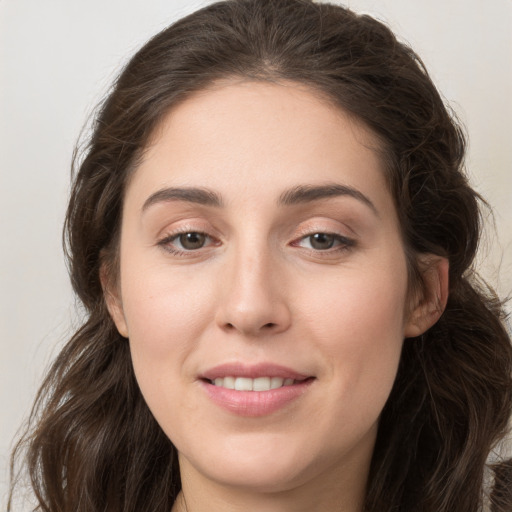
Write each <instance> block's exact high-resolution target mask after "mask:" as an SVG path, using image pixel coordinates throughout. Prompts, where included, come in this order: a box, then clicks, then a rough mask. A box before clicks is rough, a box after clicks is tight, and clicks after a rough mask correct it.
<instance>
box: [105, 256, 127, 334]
mask: <svg viewBox="0 0 512 512" xmlns="http://www.w3.org/2000/svg"><path fill="white" fill-rule="evenodd" d="M100 281H101V287H102V288H103V296H104V298H105V304H106V305H107V309H108V312H109V313H110V316H111V318H112V320H113V321H114V324H115V326H116V328H117V330H118V331H119V334H120V335H121V336H123V337H124V338H128V327H127V325H126V319H125V316H124V311H123V304H122V301H121V298H120V294H119V291H118V290H117V287H116V286H115V285H113V284H112V282H111V281H112V279H111V278H110V277H109V273H108V270H107V269H106V267H105V265H104V264H102V265H101V268H100Z"/></svg>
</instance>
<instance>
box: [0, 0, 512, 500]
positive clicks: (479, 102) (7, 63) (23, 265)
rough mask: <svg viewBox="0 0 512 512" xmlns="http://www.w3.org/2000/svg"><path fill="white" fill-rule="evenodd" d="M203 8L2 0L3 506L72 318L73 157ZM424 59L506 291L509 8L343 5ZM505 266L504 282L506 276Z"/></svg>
mask: <svg viewBox="0 0 512 512" xmlns="http://www.w3.org/2000/svg"><path fill="white" fill-rule="evenodd" d="M205 3H208V2H201V1H198V0H196V1H186V0H180V1H178V0H146V1H145V2H141V1H140V0H109V1H108V2H106V1H103V0H87V1H85V0H76V1H72V2H71V1H69V0H45V1H44V2H43V1H41V0H0V212H1V214H0V258H1V259H0V405H1V412H0V497H1V501H0V508H2V509H3V508H4V496H5V492H6V488H7V487H6V481H7V460H8V452H9V448H10V446H11V443H12V438H13V436H14V434H15V432H16V429H17V427H18V426H19V424H20V422H21V421H22V419H23V418H24V417H25V416H26V415H27V413H28V411H29V408H30V405H31V401H32V398H33V395H34V393H35V390H36V388H37V386H38V383H39V382H40V380H41V376H42V373H43V369H44V367H45V366H46V365H47V364H48V362H49V361H50V360H51V358H52V356H54V355H55V354H56V351H57V348H58V347H59V346H60V344H61V343H62V342H64V341H65V340H66V338H67V337H68V336H69V334H70V332H71V330H72V327H71V325H72V324H73V321H74V322H75V324H76V323H77V315H76V313H75V307H74V299H73V297H72V294H71V291H70V287H69V285H68V280H67V274H66V269H65V264H64V260H63V257H62V250H61V226H62V221H63V217H64V211H65V205H66V197H67V193H68V188H69V163H70V160H71V155H72V151H73V146H74V144H75V142H76V140H77V137H78V135H79V132H80V130H81V128H82V126H83V124H84V122H85V120H86V118H87V117H88V116H89V114H90V113H91V111H92V110H93V107H94V106H95V104H96V103H97V102H98V101H99V100H100V98H101V97H102V96H103V95H104V93H105V92H106V91H107V90H108V85H109V83H110V82H111V81H112V79H113V78H114V77H115V75H116V73H117V71H118V70H119V69H120V66H121V65H122V64H123V63H124V62H125V61H126V59H127V58H128V57H129V56H130V55H131V54H133V52H134V51H135V50H136V49H137V48H138V47H139V46H140V45H141V44H142V43H143V42H144V41H145V40H146V39H147V38H148V37H149V36H151V35H153V34H154V33H155V32H157V31H158V30H160V29H161V28H163V27H164V26H166V25H167V24H168V23H169V22H171V21H173V20H174V19H176V18H178V17H181V16H182V15H184V14H186V13H188V12H191V11H193V10H194V9H195V8H196V7H198V6H201V5H204V4H205ZM346 4H348V5H349V6H350V7H352V8H354V9H355V10H357V11H363V12H367V13H371V14H373V15H375V16H377V17H378V18H380V19H382V20H384V21H386V22H388V23H389V24H390V25H391V26H392V27H393V28H394V30H395V31H396V32H397V33H398V34H399V35H400V36H401V38H402V39H405V40H407V41H408V42H409V43H410V44H411V46H412V47H413V48H414V49H415V50H416V51H417V52H418V53H419V54H420V55H421V56H422V58H423V60H424V61H425V63H426V65H427V67H428V68H429V70H430V71H431V74H432V76H433V78H434V81H435V82H436V84H437V85H438V87H439V88H440V90H441V92H442V93H443V95H444V97H445V98H446V99H447V100H448V101H449V102H450V104H451V105H452V107H453V108H454V109H455V111H456V112H457V113H458V115H459V116H460V117H461V119H462V120H463V121H464V122H465V124H466V126H467V130H468V133H469V138H470V147H469V149H470V151H469V156H468V167H469V172H470V176H471V180H472V182H473V184H474V185H475V187H476V188H477V189H478V190H479V191H480V192H481V193H482V194H483V195H484V196H485V197H486V198H487V199H488V200H489V202H490V203H491V204H492V205H493V206H494V208H495V217H496V225H497V235H498V238H499V241H500V243H499V244H498V243H497V241H496V237H495V235H494V234H493V231H492V226H491V232H490V237H489V241H488V244H486V245H487V247H484V249H485V251H484V252H483V256H482V260H483V262H484V263H485V268H484V270H485V274H486V276H487V277H488V278H489V279H490V281H491V283H492V284H493V285H496V284H497V282H499V283H500V285H499V288H500V292H501V293H502V294H508V293H511V292H512V135H511V133H512V128H511V123H512V0H489V1H484V0H348V1H347V2H346ZM498 267H500V268H499V276H498Z"/></svg>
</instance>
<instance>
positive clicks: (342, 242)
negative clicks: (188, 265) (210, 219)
mask: <svg viewBox="0 0 512 512" xmlns="http://www.w3.org/2000/svg"><path fill="white" fill-rule="evenodd" d="M189 234H190V235H192V234H194V235H201V236H204V237H205V239H206V240H209V241H210V243H208V244H207V245H203V246H201V247H199V248H197V249H177V248H175V247H174V246H173V245H171V244H172V242H174V241H175V240H177V239H179V237H180V236H182V235H189ZM315 235H325V236H328V237H333V238H334V241H333V243H335V244H336V245H335V246H334V247H329V248H327V249H315V248H307V247H303V249H305V250H306V251H308V252H310V253H311V254H314V255H315V256H328V255H332V254H333V253H340V252H344V251H348V250H350V249H352V248H353V247H355V245H356V241H355V240H354V239H352V238H347V237H345V236H343V235H340V234H338V233H332V232H328V231H313V232H311V231H309V232H306V233H303V234H302V235H301V236H300V237H299V238H297V239H295V240H294V241H292V242H291V243H290V245H291V246H292V247H301V246H300V242H302V241H304V240H307V239H308V238H310V239H311V238H312V237H313V236H315ZM218 243H219V242H218V241H216V240H215V239H214V238H213V237H211V236H210V235H208V234H207V233H205V232H203V231H197V230H191V229H184V230H182V231H177V232H175V233H172V234H169V235H167V236H165V237H164V238H162V239H161V240H159V241H158V242H157V245H158V246H160V247H162V248H163V249H164V250H165V251H167V252H169V253H171V254H172V255H173V256H178V257H179V256H190V255H191V254H193V253H195V252H198V251H199V250H200V249H204V248H205V247H208V246H211V245H218Z"/></svg>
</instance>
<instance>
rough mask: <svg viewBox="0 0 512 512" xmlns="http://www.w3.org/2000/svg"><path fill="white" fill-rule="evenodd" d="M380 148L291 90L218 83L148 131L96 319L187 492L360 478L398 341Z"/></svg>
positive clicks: (399, 286) (400, 277)
mask: <svg viewBox="0 0 512 512" xmlns="http://www.w3.org/2000/svg"><path fill="white" fill-rule="evenodd" d="M377 147H378V143H377V141H376V139H375V138H374V137H373V136H372V134H371V133H369V132H368V131H367V130H366V129H365V128H364V127H363V126H361V125H360V124H359V123H358V122H356V121H355V120H353V119H350V118H349V117H348V116H346V115H344V113H343V112H341V111H339V110H337V109H335V108H333V107H332V106H331V105H329V104H327V103H326V102H323V101H322V100H320V99H319V98H318V95H317V94H315V93H314V92H312V91H311V90H308V89H306V88H304V87H301V86H298V85H296V84H290V83H288V84H280V85H278V84H269V83H254V82H229V83H228V82H226V83H225V84H223V85H221V84H217V86H216V87H215V88H211V89H209V90H206V91H203V92H200V93H197V94H195V95H194V96H193V97H191V98H190V99H188V100H186V101H185V102H183V103H182V104H180V105H179V106H177V107H176V108H174V110H173V111H172V112H171V113H170V114H169V115H168V116H167V117H166V118H165V119H164V120H163V122H162V123H161V126H160V127H159V129H158V130H157V131H156V133H155V135H154V137H153V140H152V143H151V145H150V146H149V148H148V151H147V153H146V155H145V157H144V160H143V161H142V163H141V165H140V167H139V168H138V169H137V170H136V172H135V174H134V176H133V178H132V180H131V181H130V183H129V186H128V189H127V193H126V198H125V204H124V213H123V220H122V232H121V243H120V283H119V286H118V292H117V293H118V295H117V300H114V299H110V304H109V306H110V310H111V312H112V314H113V317H114V319H115V321H116V324H117V326H118V328H119V330H120V332H121V333H122V334H123V335H125V336H127V337H128V338H129V343H130V347H131V354H132V358H133V365H134V368H135V373H136V377H137V380H138V383H139V385H140V388H141V390H142V393H143V395H144V397H145V399H146V401H147V404H148V406H149V408H150V409H151V411H152V413H153V414H154V416H155V418H156V420H157V421H158V423H159V424H160V425H161V427H162V429H163V430H164V431H165V433H166V434H167V435H168V437H169V438H170V439H171V440H172V442H173V443H174V444H175V446H176V447H177V449H178V451H179V454H180V464H181V467H182V475H187V478H188V477H190V478H198V479H203V480H204V482H215V483H217V484H218V483H221V484H229V485H234V486H237V487H238V486H241V487H250V488H252V489H258V490H260V491H279V490H286V489H291V488H293V487H296V486H299V485H304V484H306V483H308V482H312V481H320V480H321V481H324V482H325V481H328V480H329V479H333V478H336V479H338V480H339V479H340V478H345V479H347V478H348V479H349V480H350V479H351V478H356V475H361V474H366V471H367V469H368V464H369V460H370V457H371V453H372V450H373V446H374V441H375V435H376V430H377V422H378V418H379V414H380V412H381V410H382V408H383V406H384V403H385V401H386V399H387V397H388V395H389V393H390V390H391V387H392V384H393V381H394V378H395V374H396V371H397V366H398V362H399V358H400V351H401V347H402V342H403V339H404V336H406V335H407V334H408V329H409V328H410V326H409V322H408V319H407V315H406V313H405V312H406V310H407V307H406V302H407V295H406V292H407V270H406V260H405V256H404V249H403V245H402V240H401V237H400V232H399V225H398V221H397V215H396V212H395V208H394V206H393V201H392V198H391V195H390V193H389V191H388V188H387V186H386V182H385V178H384V172H383V168H382V165H381V162H380V160H379V158H378V154H377V152H376V151H375V148H377ZM233 388H235V389H233ZM251 389H252V390H251ZM342 475H343V476H342Z"/></svg>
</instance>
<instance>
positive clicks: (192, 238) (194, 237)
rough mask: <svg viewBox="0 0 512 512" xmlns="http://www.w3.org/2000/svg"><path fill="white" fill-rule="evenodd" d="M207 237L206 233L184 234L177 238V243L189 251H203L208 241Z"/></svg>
mask: <svg viewBox="0 0 512 512" xmlns="http://www.w3.org/2000/svg"><path fill="white" fill-rule="evenodd" d="M207 238H208V237H207V235H205V234H204V233H196V232H191V233H182V234H181V235H178V236H177V237H176V238H175V241H178V242H179V244H180V245H181V247H182V248H183V249H185V250H187V251H193V250H195V249H201V247H204V244H205V243H206V240H207Z"/></svg>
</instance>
